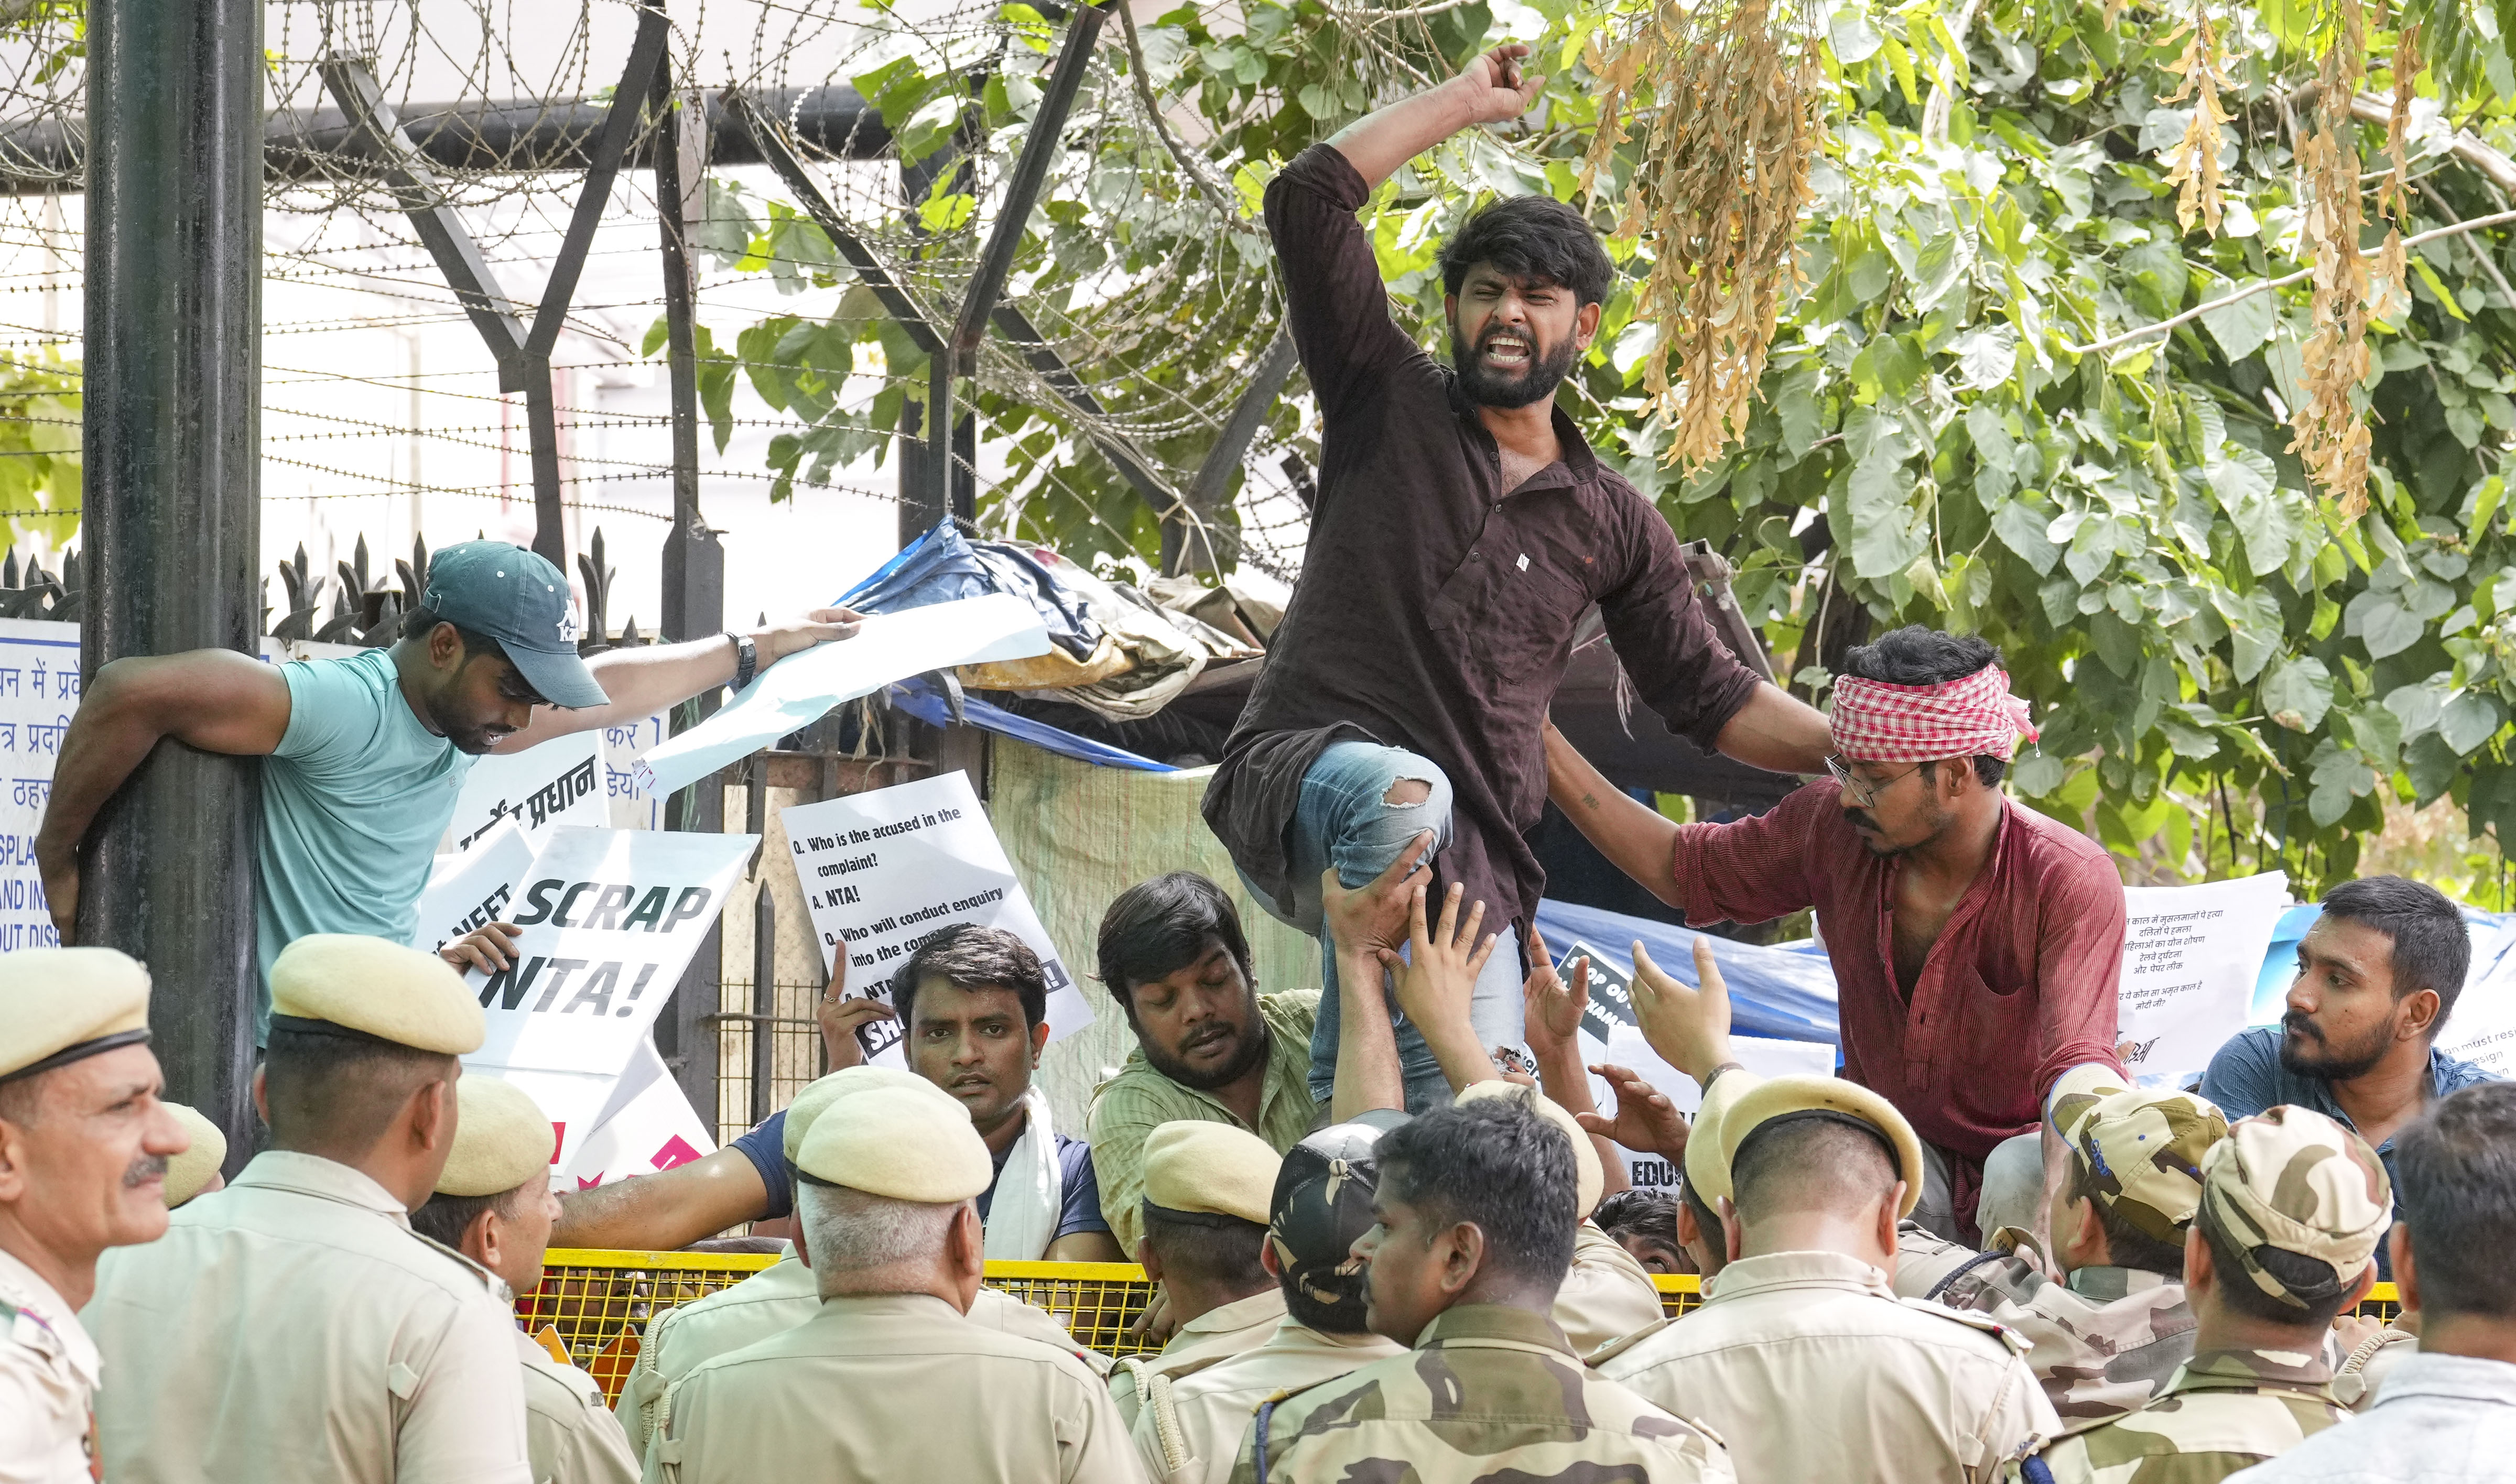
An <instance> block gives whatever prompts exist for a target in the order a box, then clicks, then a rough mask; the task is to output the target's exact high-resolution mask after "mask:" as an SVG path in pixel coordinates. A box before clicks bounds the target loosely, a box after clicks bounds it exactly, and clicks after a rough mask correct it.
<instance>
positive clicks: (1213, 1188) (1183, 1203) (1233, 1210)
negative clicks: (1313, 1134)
mask: <svg viewBox="0 0 2516 1484" xmlns="http://www.w3.org/2000/svg"><path fill="white" fill-rule="evenodd" d="M1283 1167H1284V1157H1283V1156H1282V1155H1280V1154H1278V1153H1277V1152H1276V1150H1275V1148H1274V1147H1273V1146H1272V1145H1270V1144H1269V1143H1268V1142H1267V1141H1266V1140H1265V1139H1263V1138H1260V1137H1259V1136H1258V1135H1257V1134H1252V1133H1249V1132H1248V1131H1247V1130H1245V1129H1236V1128H1234V1127H1232V1126H1231V1125H1230V1124H1211V1123H1204V1122H1201V1121H1198V1120H1195V1119H1184V1120H1181V1121H1179V1122H1176V1123H1167V1124H1163V1125H1161V1126H1160V1127H1159V1128H1157V1129H1155V1130H1153V1133H1152V1134H1148V1135H1147V1136H1146V1138H1145V1199H1146V1200H1148V1201H1151V1202H1153V1204H1154V1205H1156V1206H1166V1207H1168V1208H1170V1209H1171V1210H1173V1211H1192V1212H1205V1213H1208V1214H1210V1215H1213V1216H1238V1217H1239V1218H1240V1219H1242V1220H1244V1221H1253V1222H1255V1223H1257V1224H1258V1225H1260V1226H1264V1225H1266V1224H1267V1222H1268V1219H1269V1217H1270V1216H1272V1215H1273V1213H1272V1212H1271V1211H1270V1210H1269V1207H1270V1206H1271V1205H1272V1204H1273V1203H1274V1200H1275V1195H1276V1175H1277V1173H1278V1172H1279V1171H1280V1170H1282V1169H1283Z"/></svg>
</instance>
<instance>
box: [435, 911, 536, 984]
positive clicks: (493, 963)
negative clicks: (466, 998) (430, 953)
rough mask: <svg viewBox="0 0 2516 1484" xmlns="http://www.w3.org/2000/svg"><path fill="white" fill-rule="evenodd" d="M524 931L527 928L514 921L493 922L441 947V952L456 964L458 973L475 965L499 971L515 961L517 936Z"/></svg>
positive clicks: (444, 957)
mask: <svg viewBox="0 0 2516 1484" xmlns="http://www.w3.org/2000/svg"><path fill="white" fill-rule="evenodd" d="M523 936H524V929H523V928H522V927H517V926H516V925H515V924H513V923H491V924H490V925H489V926H488V927H483V928H482V929H481V930H480V931H478V932H472V933H467V934H465V935H464V936H462V937H459V938H456V939H455V940H454V941H453V942H451V943H448V944H446V945H445V946H444V947H442V948H440V949H439V950H437V956H438V957H439V958H440V959H443V960H444V961H445V962H446V963H447V964H450V965H452V966H453V968H454V971H455V972H456V973H462V972H463V971H464V970H466V969H479V970H481V971H482V973H484V974H491V973H496V972H497V971H498V970H499V969H504V968H506V967H507V966H508V965H510V964H512V963H514V962H515V956H516V939H518V938H520V937H523Z"/></svg>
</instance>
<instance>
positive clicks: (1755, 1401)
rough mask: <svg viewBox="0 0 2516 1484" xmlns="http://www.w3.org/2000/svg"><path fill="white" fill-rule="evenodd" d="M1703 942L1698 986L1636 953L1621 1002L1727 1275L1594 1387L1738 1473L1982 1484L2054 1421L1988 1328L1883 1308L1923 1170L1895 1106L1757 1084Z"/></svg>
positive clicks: (1922, 1310)
mask: <svg viewBox="0 0 2516 1484" xmlns="http://www.w3.org/2000/svg"><path fill="white" fill-rule="evenodd" d="M1711 941H1712V940H1711V939H1709V938H1698V940H1697V942H1696V957H1695V963H1696V971H1697V974H1698V977H1699V978H1700V979H1701V981H1702V985H1703V988H1702V989H1701V991H1700V992H1697V991H1691V990H1688V989H1686V988H1685V987H1684V986H1682V985H1677V984H1675V983H1674V981H1670V980H1668V979H1667V978H1666V977H1665V976H1664V975H1660V974H1659V973H1657V971H1656V969H1650V960H1649V959H1648V957H1643V956H1641V945H1639V944H1637V945H1636V953H1637V955H1638V957H1637V959H1636V967H1637V969H1638V970H1643V971H1638V972H1637V973H1636V975H1635V983H1634V1008H1635V1010H1636V1013H1637V1016H1638V1018H1640V1019H1641V1021H1642V1026H1643V1031H1644V1034H1645V1035H1646V1036H1647V1037H1648V1038H1649V1039H1650V1041H1651V1044H1652V1047H1653V1049H1654V1050H1655V1051H1658V1052H1659V1053H1660V1055H1661V1056H1662V1057H1663V1058H1665V1059H1666V1060H1667V1061H1668V1062H1669V1064H1670V1065H1672V1066H1674V1067H1676V1068H1677V1069H1678V1070H1679V1071H1680V1072H1682V1073H1684V1074H1686V1075H1687V1076H1689V1077H1692V1078H1694V1079H1695V1080H1696V1082H1697V1084H1698V1086H1699V1087H1701V1088H1702V1090H1703V1104H1702V1110H1701V1112H1700V1113H1699V1114H1698V1116H1697V1120H1696V1127H1695V1129H1694V1132H1693V1134H1692V1135H1691V1136H1690V1137H1689V1138H1688V1140H1687V1142H1686V1146H1685V1150H1684V1156H1685V1162H1686V1178H1687V1181H1688V1183H1689V1184H1690V1185H1692V1186H1694V1187H1695V1188H1696V1189H1698V1191H1700V1192H1701V1193H1702V1194H1703V1195H1704V1196H1705V1197H1706V1198H1707V1199H1709V1200H1711V1201H1713V1202H1714V1203H1715V1206H1716V1210H1717V1211H1718V1213H1719V1216H1720V1218H1721V1224H1722V1238H1723V1243H1724V1246H1725V1249H1726V1251H1727V1254H1728V1258H1729V1260H1728V1263H1727V1265H1725V1266H1724V1267H1723V1268H1722V1269H1721V1272H1720V1274H1719V1275H1718V1276H1717V1277H1715V1278H1713V1279H1711V1280H1710V1281H1709V1282H1707V1283H1706V1285H1705V1289H1704V1299H1703V1305H1702V1307H1700V1308H1698V1309H1695V1310H1693V1311H1691V1312H1690V1313H1688V1314H1686V1315H1684V1316H1682V1317H1680V1318H1677V1319H1673V1320H1662V1321H1660V1322H1659V1323H1657V1324H1656V1325H1654V1326H1652V1327H1651V1328H1649V1329H1646V1330H1644V1331H1642V1332H1641V1333H1639V1334H1637V1335H1634V1336H1631V1337H1628V1338H1627V1339H1625V1340H1621V1341H1619V1342H1617V1343H1615V1344H1614V1345H1611V1346H1609V1347H1607V1348H1606V1349H1604V1350H1602V1351H1600V1352H1598V1353H1596V1354H1593V1355H1592V1356H1591V1357H1590V1363H1591V1364H1592V1366H1593V1367H1595V1368H1596V1369H1597V1370H1598V1371H1599V1372H1600V1374H1601V1375H1604V1376H1606V1377H1608V1378H1610V1379H1611V1380H1614V1381H1621V1382H1623V1383H1624V1384H1626V1385H1628V1386H1630V1387H1632V1388H1633V1389H1634V1390H1635V1391H1636V1392H1638V1393H1639V1394H1641V1395H1642V1396H1643V1397H1644V1398H1646V1399H1647V1400H1650V1401H1653V1402H1656V1403H1657V1404H1658V1405H1660V1406H1663V1407H1670V1408H1675V1407H1680V1406H1682V1407H1684V1408H1685V1409H1686V1415H1687V1416H1688V1417H1690V1418H1693V1419H1696V1420H1698V1421H1699V1422H1702V1423H1703V1424H1704V1425H1706V1426H1708V1427H1710V1428H1711V1429H1712V1430H1713V1431H1715V1432H1716V1433H1718V1434H1719V1435H1720V1436H1721V1437H1723V1438H1724V1439H1726V1440H1727V1441H1728V1443H1729V1445H1730V1450H1731V1453H1732V1456H1733V1458H1734V1460H1735V1462H1736V1463H1737V1464H1738V1467H1739V1472H1740V1476H1741V1477H1743V1478H1747V1479H1773V1480H1782V1479H1793V1480H1797V1479H1854V1478H1858V1479H1871V1480H1891V1481H1892V1480H1906V1479H1910V1480H1916V1481H1919V1480H1933V1481H1941V1484H1945V1481H1948V1480H1954V1479H1963V1480H1966V1481H1968V1484H1982V1481H1986V1480H1990V1479H1992V1478H1994V1477H1996V1476H1997V1474H1998V1472H1999V1469H2000V1467H2001V1465H2002V1464H2003V1463H2004V1462H2006V1461H2007V1460H2008V1459H2010V1458H2012V1457H2014V1456H2015V1455H2016V1454H2017V1453H2018V1452H2019V1451H2020V1450H2021V1449H2022V1448H2024V1447H2025V1446H2027V1445H2028V1444H2029V1443H2031V1442H2034V1441H2036V1440H2039V1439H2041V1438H2044V1437H2049V1436H2050V1435H2051V1434H2052V1433H2053V1432H2054V1431H2055V1430H2057V1429H2058V1427H2059V1426H2060V1422H2059V1420H2058V1419H2057V1418H2055V1416H2054V1415H2053V1408H2052V1404H2051V1403H2049V1402H2047V1401H2046V1400H2045V1399H2044V1393H2043V1391H2042V1390H2041V1389H2040V1388H2039V1387H2037V1385H2036V1384H2035V1378H2034V1373H2032V1372H2031V1371H2030V1370H2029V1369H2028V1367H2027V1362H2026V1352H2027V1349H2028V1342H2027V1340H2025V1339H2024V1338H2022V1337H2020V1336H2018V1335H2016V1334H2015V1333H2013V1332H2011V1331H2009V1330H2007V1329H2006V1328H2004V1327H2003V1326H2002V1325H2000V1324H1999V1323H1997V1322H1996V1321H1994V1320H1992V1319H1989V1318H1987V1317H1985V1316H1983V1315H1980V1314H1970V1313H1960V1312H1958V1311H1956V1310H1953V1309H1949V1308H1944V1307H1942V1306H1940V1305H1938V1304H1934V1303H1928V1302H1924V1301H1922V1300H1918V1299H1899V1298H1897V1297H1896V1293H1895V1290H1894V1289H1893V1288H1892V1287H1891V1286H1890V1279H1891V1278H1892V1276H1893V1274H1894V1272H1895V1269H1896V1230H1897V1223H1898V1222H1899V1220H1900V1219H1901V1218H1903V1217H1904V1216H1908V1215H1909V1214H1910V1213H1911V1210H1912V1201H1913V1193H1914V1191H1915V1190H1916V1188H1917V1187H1918V1186H1919V1184H1920V1182H1921V1179H1922V1175H1923V1155H1922V1149H1921V1141H1920V1139H1919V1138H1917V1137H1916V1136H1915V1135H1914V1133H1913V1130H1912V1128H1911V1126H1910V1125H1908V1124H1907V1123H1906V1121H1905V1119H1904V1117H1903V1115H1902V1114H1900V1113H1898V1112H1897V1111H1896V1109H1895V1107H1894V1105H1893V1104H1891V1103H1889V1102H1888V1101H1887V1100H1886V1099H1885V1098H1883V1097H1881V1096H1880V1095H1878V1094H1877V1093H1876V1092H1871V1091H1870V1090H1868V1089H1866V1088H1864V1087H1862V1086H1860V1085H1859V1084H1857V1083H1851V1082H1846V1081H1844V1080H1842V1079H1841V1078H1835V1077H1778V1078H1774V1079H1772V1080H1770V1081H1767V1080H1761V1079H1759V1078H1757V1077H1756V1076H1755V1074H1753V1073H1751V1072H1748V1071H1746V1070H1745V1069H1743V1068H1741V1067H1740V1065H1739V1064H1738V1063H1737V1062H1736V1061H1735V1060H1734V1059H1732V1057H1731V1055H1730V1038H1729V1029H1730V1009H1729V997H1728V993H1727V991H1726V990H1725V989H1724V987H1723V986H1722V983H1721V971H1720V969H1719V967H1718V966H1717V965H1716V964H1715V963H1714V962H1713V959H1712V950H1711V946H1710V944H1711Z"/></svg>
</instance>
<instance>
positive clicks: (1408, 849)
mask: <svg viewBox="0 0 2516 1484" xmlns="http://www.w3.org/2000/svg"><path fill="white" fill-rule="evenodd" d="M1432 851H1433V832H1432V831H1430V830H1425V831H1422V832H1420V833H1418V834H1417V835H1416V837H1415V838H1414V839H1413V840H1410V841H1408V842H1407V843H1406V845H1405V847H1404V848H1403V849H1401V850H1400V851H1399V852H1398V858H1397V859H1396V860H1393V861H1391V862H1390V863H1389V869H1388V870H1386V871H1383V872H1381V873H1380V875H1379V876H1377V877H1375V878H1373V879H1372V880H1371V881H1369V882H1367V883H1365V884H1363V886H1353V887H1349V886H1346V885H1345V883H1344V882H1343V881H1341V880H1339V879H1338V877H1337V873H1336V867H1334V866H1330V867H1328V868H1327V869H1326V870H1325V871H1322V872H1321V873H1320V915H1321V917H1322V918H1324V919H1325V920H1326V923H1327V930H1328V939H1329V941H1331V942H1333V943H1335V944H1336V945H1337V951H1338V952H1339V953H1346V954H1362V955H1363V956H1364V957H1366V958H1376V957H1378V955H1379V951H1380V950H1382V949H1387V950H1388V951H1390V952H1392V953H1395V952H1396V951H1398V950H1399V949H1401V948H1404V947H1405V946H1406V904H1407V901H1408V899H1409V897H1410V896H1411V895H1413V893H1414V891H1415V890H1416V888H1418V887H1420V886H1423V885H1424V884H1425V883H1427V882H1429V881H1431V880H1432V879H1433V869H1432V867H1431V866H1430V865H1429V864H1427V861H1428V859H1429V858H1430V856H1431V855H1432Z"/></svg>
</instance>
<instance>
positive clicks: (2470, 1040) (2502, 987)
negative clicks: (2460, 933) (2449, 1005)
mask: <svg viewBox="0 0 2516 1484" xmlns="http://www.w3.org/2000/svg"><path fill="white" fill-rule="evenodd" d="M2463 926H2464V929H2465V930H2466V931H2467V932H2469V933H2470V934H2471V936H2472V968H2471V969H2470V971H2469V972H2467V973H2466V974H2465V975H2464V977H2463V992H2462V993H2461V994H2459V995H2457V996H2455V1000H2454V1009H2453V1010H2450V1011H2448V1013H2447V1017H2446V1029H2444V1030H2442V1031H2440V1032H2438V1039H2437V1049H2438V1050H2439V1051H2444V1052H2445V1053H2446V1054H2448V1055H2450V1056H2453V1057H2454V1058H2455V1059H2456V1060H2458V1061H2469V1062H2471V1063H2473V1064H2474V1065H2476V1066H2478V1067H2480V1068H2481V1069H2482V1070H2483V1071H2485V1072H2488V1073H2489V1074H2490V1075H2491V1076H2493V1077H2498V1078H2516V918H2508V917H2501V918H2498V919H2496V920H2495V921H2492V920H2487V919H2484V920H2481V921H2475V920H2474V919H2473V918H2471V917H2469V916H2467V917H2466V918H2465V919H2464V920H2463Z"/></svg>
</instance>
